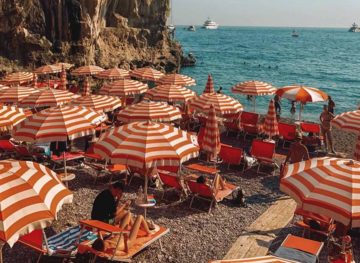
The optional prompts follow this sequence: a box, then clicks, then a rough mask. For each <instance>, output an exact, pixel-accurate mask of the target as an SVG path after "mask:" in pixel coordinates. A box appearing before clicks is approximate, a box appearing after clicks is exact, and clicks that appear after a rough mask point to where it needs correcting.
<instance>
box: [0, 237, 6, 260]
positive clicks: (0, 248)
mask: <svg viewBox="0 0 360 263" xmlns="http://www.w3.org/2000/svg"><path fill="white" fill-rule="evenodd" d="M4 245H5V243H4V242H2V241H0V263H3V262H4V261H3V247H4Z"/></svg>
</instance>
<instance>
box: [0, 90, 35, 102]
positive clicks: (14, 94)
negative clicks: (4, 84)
mask: <svg viewBox="0 0 360 263" xmlns="http://www.w3.org/2000/svg"><path fill="white" fill-rule="evenodd" d="M37 92H39V90H38V89H34V88H31V87H22V86H15V87H10V88H8V89H5V90H2V91H1V92H0V102H3V103H15V104H16V103H18V102H20V101H21V100H23V99H25V98H26V97H28V96H30V95H31V94H33V93H37Z"/></svg>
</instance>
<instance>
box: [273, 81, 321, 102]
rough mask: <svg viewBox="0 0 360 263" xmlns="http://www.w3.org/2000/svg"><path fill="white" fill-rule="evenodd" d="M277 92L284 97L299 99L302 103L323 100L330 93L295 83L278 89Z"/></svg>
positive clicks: (293, 99)
mask: <svg viewBox="0 0 360 263" xmlns="http://www.w3.org/2000/svg"><path fill="white" fill-rule="evenodd" d="M276 94H277V95H279V96H280V97H282V98H285V99H289V100H292V101H298V102H300V103H302V104H305V103H307V102H321V101H325V100H327V99H328V95H327V94H326V93H325V92H323V91H321V90H319V89H316V88H310V87H306V86H300V85H293V86H286V87H283V88H281V89H278V90H277V91H276Z"/></svg>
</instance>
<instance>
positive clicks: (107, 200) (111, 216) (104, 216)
mask: <svg viewBox="0 0 360 263" xmlns="http://www.w3.org/2000/svg"><path fill="white" fill-rule="evenodd" d="M123 192H124V185H123V184H122V183H121V182H116V183H114V184H111V185H110V186H109V189H106V190H104V191H102V192H101V193H100V194H98V195H97V196H96V198H95V200H94V204H93V208H92V211H91V219H93V220H99V221H102V222H105V223H109V224H114V223H115V220H116V221H119V220H120V219H122V218H123V217H125V215H124V212H123V211H124V209H125V208H127V207H129V206H130V202H126V203H125V204H124V205H122V206H121V207H120V208H119V209H118V208H117V206H118V203H119V201H120V199H121V197H122V195H123Z"/></svg>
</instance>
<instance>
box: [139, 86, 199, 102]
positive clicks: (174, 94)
mask: <svg viewBox="0 0 360 263" xmlns="http://www.w3.org/2000/svg"><path fill="white" fill-rule="evenodd" d="M195 96H196V93H195V92H194V91H192V90H190V89H187V88H185V87H182V86H179V85H160V86H156V87H155V88H152V89H151V90H149V91H148V92H147V93H146V95H145V97H146V98H149V99H151V100H156V101H168V102H178V101H179V102H186V101H188V100H189V99H192V98H194V97H195Z"/></svg>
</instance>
